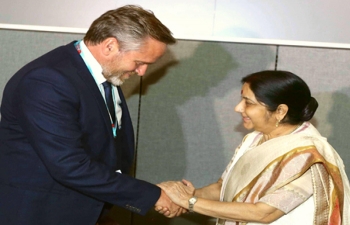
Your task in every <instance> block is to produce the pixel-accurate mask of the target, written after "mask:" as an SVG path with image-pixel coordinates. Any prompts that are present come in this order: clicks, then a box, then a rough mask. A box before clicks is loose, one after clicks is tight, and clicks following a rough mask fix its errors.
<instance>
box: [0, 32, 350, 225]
mask: <svg viewBox="0 0 350 225" xmlns="http://www.w3.org/2000/svg"><path fill="white" fill-rule="evenodd" d="M0 37H1V38H0V90H1V93H0V97H2V90H3V87H4V86H5V84H6V82H7V80H8V79H9V78H10V77H11V75H12V74H13V73H14V72H16V71H17V70H18V69H19V68H20V67H21V66H23V65H24V64H25V63H27V62H29V61H30V60H32V59H34V58H36V57H38V56H40V55H41V54H43V53H45V52H47V51H49V50H51V49H52V48H54V47H57V46H59V45H62V44H66V43H68V42H70V41H72V40H77V39H80V38H82V35H78V34H63V33H48V32H32V31H14V30H0ZM276 56H278V57H277V58H278V62H277V65H275V63H276ZM349 61H350V50H346V49H327V48H308V47H290V46H289V47H287V46H275V45H254V44H240V43H221V42H202V41H186V40H179V41H178V43H177V44H176V45H174V46H170V48H169V50H168V52H167V53H166V55H165V56H164V57H163V58H161V60H160V61H159V62H158V63H156V64H155V65H152V67H151V68H150V69H149V70H148V72H147V74H146V75H145V76H144V77H143V78H142V81H141V80H140V78H138V77H134V78H131V79H130V80H129V81H128V82H126V83H125V84H124V85H123V86H122V88H123V90H124V93H125V96H126V98H127V101H128V105H129V108H130V112H131V114H132V118H133V121H134V128H135V132H136V134H137V136H138V139H137V146H138V148H137V167H136V177H137V178H140V179H143V180H147V181H150V182H152V183H158V182H162V181H165V180H180V179H182V178H185V179H189V180H191V181H192V182H193V183H194V184H195V186H197V187H200V186H203V185H206V184H209V183H211V182H215V181H216V180H217V179H218V178H219V177H220V175H221V173H222V171H223V170H224V168H225V166H226V164H227V163H228V161H229V160H230V158H231V156H232V154H233V151H234V149H235V147H236V146H237V145H238V144H239V143H240V141H241V139H242V137H243V135H244V134H246V133H247V131H246V130H244V128H243V127H242V125H241V117H240V115H238V114H237V113H235V112H234V106H235V104H236V103H237V102H238V100H239V99H240V88H241V84H240V82H239V81H240V79H241V77H242V76H244V75H247V74H248V73H252V72H256V71H259V70H265V69H274V68H275V66H277V69H281V70H290V71H292V72H294V73H296V74H298V75H299V76H301V77H302V78H303V79H304V80H305V81H306V82H307V83H308V84H309V86H310V88H311V91H312V93H313V96H314V97H315V98H316V99H317V100H318V102H319V105H320V106H319V109H318V111H317V112H316V114H315V117H314V119H313V120H312V122H313V123H314V124H315V125H316V127H317V128H318V129H319V131H320V132H321V133H322V134H323V135H324V136H326V137H327V138H328V140H329V142H330V143H331V144H332V145H333V146H334V148H335V149H336V150H337V151H338V152H339V154H340V155H341V157H342V158H343V160H344V164H345V165H346V166H347V168H346V170H347V174H348V176H349V175H350V153H349V151H348V144H346V140H347V138H349V133H350V126H349V121H350V116H349V115H350V114H349V110H350V101H349V98H350V79H349V78H350V76H349V72H350V64H349V63H348V62H349ZM140 84H142V85H141V88H140ZM348 165H349V166H348ZM111 216H112V217H115V218H117V219H118V220H119V221H120V223H121V225H129V224H132V225H144V224H157V225H159V224H165V225H199V224H200V225H205V224H213V220H210V219H209V218H207V217H203V216H199V215H195V214H191V215H185V216H182V217H180V218H176V219H172V220H170V219H167V218H163V217H162V216H159V215H158V214H157V213H154V212H153V211H151V212H149V213H148V214H147V216H146V217H140V216H138V215H131V214H130V213H129V212H127V211H125V210H122V209H119V208H117V207H114V208H113V210H112V212H111Z"/></svg>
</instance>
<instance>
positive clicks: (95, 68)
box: [80, 40, 106, 85]
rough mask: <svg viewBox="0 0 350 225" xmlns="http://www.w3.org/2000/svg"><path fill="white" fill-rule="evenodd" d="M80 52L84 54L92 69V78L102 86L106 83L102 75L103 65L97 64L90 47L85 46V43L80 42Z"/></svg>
mask: <svg viewBox="0 0 350 225" xmlns="http://www.w3.org/2000/svg"><path fill="white" fill-rule="evenodd" d="M80 50H81V52H82V53H83V54H84V58H85V60H86V61H87V63H88V64H89V67H90V70H91V71H90V72H91V74H92V76H93V77H94V79H95V81H96V83H97V84H98V85H100V84H102V83H103V82H105V81H106V78H105V77H104V76H103V75H102V67H101V65H100V64H99V63H98V62H97V60H96V59H95V57H94V56H93V55H92V54H91V52H90V50H89V49H88V47H87V46H86V45H85V43H84V41H83V40H82V41H80Z"/></svg>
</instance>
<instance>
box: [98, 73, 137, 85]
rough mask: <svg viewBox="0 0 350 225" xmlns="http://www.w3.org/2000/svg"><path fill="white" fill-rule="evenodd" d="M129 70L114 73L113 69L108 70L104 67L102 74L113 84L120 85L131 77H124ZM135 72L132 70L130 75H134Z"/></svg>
mask: <svg viewBox="0 0 350 225" xmlns="http://www.w3.org/2000/svg"><path fill="white" fill-rule="evenodd" d="M126 73H127V72H125V71H118V72H115V73H112V72H111V71H108V70H106V69H103V71H102V74H103V76H104V77H105V78H106V80H108V81H109V82H110V83H111V84H113V85H114V86H120V85H122V84H123V83H124V81H125V80H126V79H127V78H129V77H124V76H123V75H125V74H126ZM133 74H134V73H133V72H132V73H131V74H130V75H133Z"/></svg>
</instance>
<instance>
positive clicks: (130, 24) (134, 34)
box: [0, 6, 181, 225]
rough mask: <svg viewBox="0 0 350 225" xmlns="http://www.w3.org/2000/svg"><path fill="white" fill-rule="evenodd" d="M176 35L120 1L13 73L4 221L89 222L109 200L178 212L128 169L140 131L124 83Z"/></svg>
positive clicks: (4, 123)
mask: <svg viewBox="0 0 350 225" xmlns="http://www.w3.org/2000/svg"><path fill="white" fill-rule="evenodd" d="M173 43H175V39H174V37H173V36H172V35H171V32H170V31H169V30H168V28H167V27H165V26H164V25H163V24H162V23H161V22H160V21H159V20H158V19H157V18H156V17H155V16H154V15H153V13H152V12H150V11H146V10H144V9H142V8H140V7H136V6H124V7H121V8H118V9H116V10H111V11H108V12H106V13H105V14H103V15H102V16H101V17H99V18H98V19H96V20H95V21H94V22H93V23H92V25H91V27H90V28H89V30H88V32H87V33H86V35H85V37H84V39H83V40H82V41H74V42H72V43H70V44H67V45H66V46H61V47H58V48H56V49H54V50H52V51H50V52H48V53H47V54H45V55H43V56H41V57H39V58H38V59H36V60H34V61H32V62H30V63H28V64H27V65H25V66H24V67H23V68H21V69H20V70H19V71H18V72H17V73H16V74H15V75H14V76H13V77H12V78H11V79H10V80H9V82H8V83H7V85H6V87H5V89H4V94H3V99H2V104H1V123H0V224H4V225H5V224H6V225H32V224H33V225H34V224H35V225H56V224H57V225H89V224H90V225H93V224H95V223H96V221H97V220H98V218H99V216H100V214H101V211H102V209H103V207H104V205H105V203H110V204H114V205H118V206H120V207H124V208H126V209H128V210H130V211H132V212H136V213H139V214H142V215H143V214H145V213H146V212H147V211H148V210H149V209H150V208H152V207H153V206H162V207H165V208H168V209H170V210H169V212H168V216H169V217H173V216H175V215H178V214H179V213H181V209H180V208H179V207H178V206H175V205H173V204H172V203H171V201H170V199H169V198H168V197H167V196H166V195H165V194H164V192H163V191H162V190H161V189H160V188H159V187H158V186H156V185H153V184H151V183H148V182H146V181H142V180H138V179H135V178H132V177H131V176H129V175H128V172H129V168H130V167H131V164H132V162H133V157H134V134H133V127H132V124H131V120H130V115H129V112H128V108H127V105H126V102H125V99H124V96H123V94H122V92H121V89H120V87H119V86H120V85H121V84H122V83H123V82H124V80H125V79H127V78H128V77H129V76H131V75H134V74H135V75H139V76H142V75H143V74H144V73H145V72H146V70H147V66H148V65H149V64H151V63H154V62H156V60H157V59H158V58H159V57H161V56H162V55H163V54H164V52H165V51H166V47H167V45H168V44H173ZM105 81H107V82H105ZM110 83H112V84H113V85H112V86H110ZM105 84H108V85H107V86H108V87H109V89H104V88H105ZM106 94H107V95H108V94H109V95H108V96H107V95H106ZM109 101H112V105H111V107H112V108H109V107H107V105H108V104H109Z"/></svg>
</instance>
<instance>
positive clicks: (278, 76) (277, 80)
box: [241, 70, 318, 124]
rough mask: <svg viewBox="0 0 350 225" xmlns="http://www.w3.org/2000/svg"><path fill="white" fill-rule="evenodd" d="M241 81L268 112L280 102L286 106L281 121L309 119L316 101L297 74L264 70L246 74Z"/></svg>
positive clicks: (314, 110) (294, 122)
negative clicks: (285, 112) (286, 110)
mask: <svg viewBox="0 0 350 225" xmlns="http://www.w3.org/2000/svg"><path fill="white" fill-rule="evenodd" d="M241 82H242V83H248V84H249V87H250V89H251V90H252V91H253V93H254V94H255V98H256V99H257V100H258V101H259V102H261V103H263V104H264V105H266V107H267V110H269V111H270V112H274V111H276V109H277V107H278V106H279V105H280V104H285V105H287V106H288V112H287V115H286V116H285V118H284V119H283V120H282V121H281V122H282V123H283V122H284V123H289V124H298V123H300V122H304V121H308V120H310V119H311V118H312V117H313V115H314V114H315V112H316V109H317V107H318V103H317V101H316V99H315V98H313V97H312V96H311V93H310V89H309V87H308V86H307V84H306V83H305V82H304V81H303V80H302V79H301V78H300V77H298V76H297V75H295V74H293V73H291V72H288V71H275V70H265V71H261V72H257V73H253V74H250V75H247V76H245V77H243V78H242V80H241Z"/></svg>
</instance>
